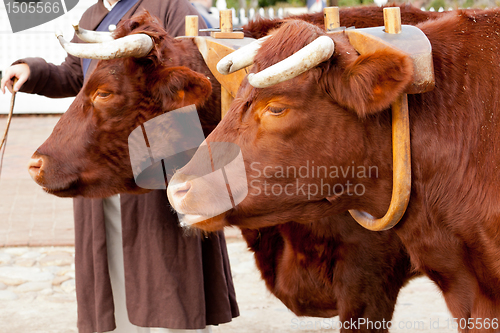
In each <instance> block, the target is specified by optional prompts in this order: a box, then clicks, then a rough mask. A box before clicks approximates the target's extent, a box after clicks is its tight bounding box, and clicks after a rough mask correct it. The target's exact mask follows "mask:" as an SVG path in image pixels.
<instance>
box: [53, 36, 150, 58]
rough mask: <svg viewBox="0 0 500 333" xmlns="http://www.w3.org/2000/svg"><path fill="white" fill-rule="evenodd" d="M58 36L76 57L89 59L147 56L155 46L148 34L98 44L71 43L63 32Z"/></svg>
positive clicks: (60, 41) (62, 44) (63, 45)
mask: <svg viewBox="0 0 500 333" xmlns="http://www.w3.org/2000/svg"><path fill="white" fill-rule="evenodd" d="M56 37H57V39H59V43H61V46H62V47H63V48H64V50H66V52H68V53H69V54H71V55H74V56H75V57H79V58H89V59H115V58H125V57H135V58H140V57H144V56H146V55H147V54H148V53H149V51H151V49H153V46H154V43H153V40H152V39H151V37H149V36H148V35H146V34H135V35H128V36H125V37H122V38H119V39H113V40H112V41H110V42H105V43H97V44H82V43H70V42H68V41H66V40H65V39H64V38H63V36H62V34H61V33H56Z"/></svg>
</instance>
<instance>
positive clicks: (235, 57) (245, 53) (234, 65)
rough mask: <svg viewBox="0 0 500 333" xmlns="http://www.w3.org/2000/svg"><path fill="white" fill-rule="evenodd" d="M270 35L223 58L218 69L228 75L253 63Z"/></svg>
mask: <svg viewBox="0 0 500 333" xmlns="http://www.w3.org/2000/svg"><path fill="white" fill-rule="evenodd" d="M270 36H271V35H269V36H266V37H262V38H260V39H257V40H256V41H254V42H251V43H250V44H248V45H245V46H243V47H242V48H239V49H237V50H236V51H234V52H233V53H230V54H228V55H227V56H225V57H224V58H222V59H221V60H220V61H219V62H218V63H217V70H218V71H219V73H221V74H224V75H228V74H231V73H234V72H236V71H237V70H240V69H242V68H245V67H248V66H250V65H251V64H253V59H254V58H255V55H256V54H257V51H259V49H260V47H261V45H262V43H263V42H264V41H265V40H266V39H268V38H269V37H270Z"/></svg>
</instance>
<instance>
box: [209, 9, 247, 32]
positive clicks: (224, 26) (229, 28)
mask: <svg viewBox="0 0 500 333" xmlns="http://www.w3.org/2000/svg"><path fill="white" fill-rule="evenodd" d="M219 18H220V19H219V22H220V23H219V24H220V32H219V31H213V32H212V33H211V36H212V37H213V38H229V39H234V38H236V39H242V38H243V37H244V34H243V31H233V11H232V10H231V9H226V10H221V11H220V12H219Z"/></svg>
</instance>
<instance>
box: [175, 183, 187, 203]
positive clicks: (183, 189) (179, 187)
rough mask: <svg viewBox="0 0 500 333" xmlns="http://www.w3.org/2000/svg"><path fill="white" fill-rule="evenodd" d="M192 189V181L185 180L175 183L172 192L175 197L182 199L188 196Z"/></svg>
mask: <svg viewBox="0 0 500 333" xmlns="http://www.w3.org/2000/svg"><path fill="white" fill-rule="evenodd" d="M190 189H191V182H184V183H181V184H175V185H174V186H173V188H172V193H173V194H174V198H175V199H177V200H181V199H182V198H184V197H185V196H186V194H187V193H188V192H189V190H190Z"/></svg>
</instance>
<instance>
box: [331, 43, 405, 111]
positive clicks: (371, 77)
mask: <svg viewBox="0 0 500 333" xmlns="http://www.w3.org/2000/svg"><path fill="white" fill-rule="evenodd" d="M340 57H342V56H340ZM350 60H351V61H347V64H346V65H345V66H340V68H339V66H338V63H337V65H333V66H332V67H330V70H329V71H328V72H327V73H326V74H325V75H324V77H323V78H324V79H325V80H326V82H325V81H324V82H323V83H324V84H325V85H326V87H325V88H326V90H327V92H328V93H329V94H330V96H331V97H332V98H333V99H334V100H335V101H336V102H337V103H339V104H340V105H342V106H344V107H347V108H350V109H353V110H355V111H356V113H357V114H358V115H359V116H360V117H366V116H367V115H369V114H373V113H377V112H380V111H382V110H384V109H386V108H388V107H389V106H390V105H391V103H392V102H393V101H394V100H395V99H396V98H397V97H398V96H399V95H400V94H401V93H403V92H404V90H405V88H406V87H407V86H408V84H409V83H410V82H411V81H412V78H413V62H412V60H411V59H410V57H409V56H408V55H406V54H405V53H402V52H400V51H397V50H392V49H386V50H382V51H377V52H375V53H371V54H365V55H361V56H357V57H354V60H353V57H351V59H350ZM332 61H335V60H334V59H333V58H332ZM337 62H343V61H342V60H340V61H339V59H337ZM345 63H346V62H344V64H345ZM342 67H343V68H342Z"/></svg>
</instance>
